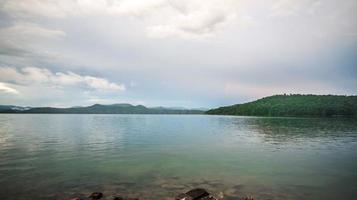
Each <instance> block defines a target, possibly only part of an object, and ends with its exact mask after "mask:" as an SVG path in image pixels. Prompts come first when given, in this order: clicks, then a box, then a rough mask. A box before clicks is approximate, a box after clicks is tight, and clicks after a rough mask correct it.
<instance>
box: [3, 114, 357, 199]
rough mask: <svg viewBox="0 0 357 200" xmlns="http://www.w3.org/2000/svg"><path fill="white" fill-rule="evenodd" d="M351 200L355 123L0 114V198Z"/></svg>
mask: <svg viewBox="0 0 357 200" xmlns="http://www.w3.org/2000/svg"><path fill="white" fill-rule="evenodd" d="M194 187H203V188H206V189H207V190H208V191H209V192H211V193H213V194H215V195H217V196H222V195H223V196H224V198H225V199H236V197H237V196H238V197H240V196H245V195H247V194H252V195H253V196H254V197H255V199H258V200H260V199H282V200H283V199H284V200H287V199H288V200H289V199H294V200H295V199H296V200H298V199H299V200H301V199H318V200H319V199H321V200H322V199H324V200H326V199H334V200H335V199H357V120H356V119H342V118H320V119H319V118H263V117H261V118H260V117H229V116H205V115H61V114H58V115H30V114H28V115H20V114H16V115H6V114H3V115H0V198H1V199H36V200H40V199H70V198H71V197H73V196H75V195H80V194H82V195H88V194H90V193H91V192H93V191H101V192H104V194H105V195H106V197H108V196H109V195H112V194H122V195H124V196H125V195H127V196H130V197H139V198H140V199H173V198H174V197H175V196H176V195H177V194H178V193H180V192H184V191H187V190H188V189H191V188H194Z"/></svg>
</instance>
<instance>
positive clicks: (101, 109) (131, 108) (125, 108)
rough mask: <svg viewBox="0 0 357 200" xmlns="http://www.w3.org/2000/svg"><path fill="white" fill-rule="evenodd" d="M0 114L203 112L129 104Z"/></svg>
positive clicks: (0, 108) (5, 109) (6, 109)
mask: <svg viewBox="0 0 357 200" xmlns="http://www.w3.org/2000/svg"><path fill="white" fill-rule="evenodd" d="M0 113H24V114H25V113H48V114H50V113H58V114H62V113H63V114H203V113H204V111H203V110H198V109H183V108H182V109H181V108H165V107H154V108H149V107H145V106H143V105H136V106H135V105H131V104H126V103H122V104H111V105H102V104H94V105H91V106H85V107H70V108H55V107H21V106H13V105H0Z"/></svg>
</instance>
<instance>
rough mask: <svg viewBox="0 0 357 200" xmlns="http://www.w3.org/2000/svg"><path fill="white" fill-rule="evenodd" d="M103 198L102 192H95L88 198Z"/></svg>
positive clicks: (95, 199)
mask: <svg viewBox="0 0 357 200" xmlns="http://www.w3.org/2000/svg"><path fill="white" fill-rule="evenodd" d="M102 197H103V193H101V192H93V193H92V194H91V195H89V197H88V198H90V199H92V200H97V199H101V198H102Z"/></svg>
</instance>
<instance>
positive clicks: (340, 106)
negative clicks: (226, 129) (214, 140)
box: [206, 94, 357, 116]
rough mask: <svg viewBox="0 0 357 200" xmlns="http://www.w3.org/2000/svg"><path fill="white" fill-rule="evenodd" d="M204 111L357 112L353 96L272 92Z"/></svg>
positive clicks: (254, 113)
mask: <svg viewBox="0 0 357 200" xmlns="http://www.w3.org/2000/svg"><path fill="white" fill-rule="evenodd" d="M206 113H207V114H212V115H247V116H357V96H340V95H338V96H337V95H299V94H293V95H275V96H270V97H265V98H262V99H259V100H256V101H253V102H249V103H244V104H236V105H232V106H225V107H220V108H217V109H212V110H209V111H207V112H206Z"/></svg>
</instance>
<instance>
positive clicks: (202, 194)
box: [186, 188, 209, 200]
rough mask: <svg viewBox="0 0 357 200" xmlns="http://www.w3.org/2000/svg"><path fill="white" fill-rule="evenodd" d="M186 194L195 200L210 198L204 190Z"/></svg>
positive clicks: (195, 190) (191, 191)
mask: <svg viewBox="0 0 357 200" xmlns="http://www.w3.org/2000/svg"><path fill="white" fill-rule="evenodd" d="M186 194H187V195H188V196H190V197H192V199H193V200H197V199H201V198H203V197H207V196H209V193H208V192H207V191H206V190H205V189H202V188H196V189H193V190H190V191H188V192H186Z"/></svg>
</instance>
